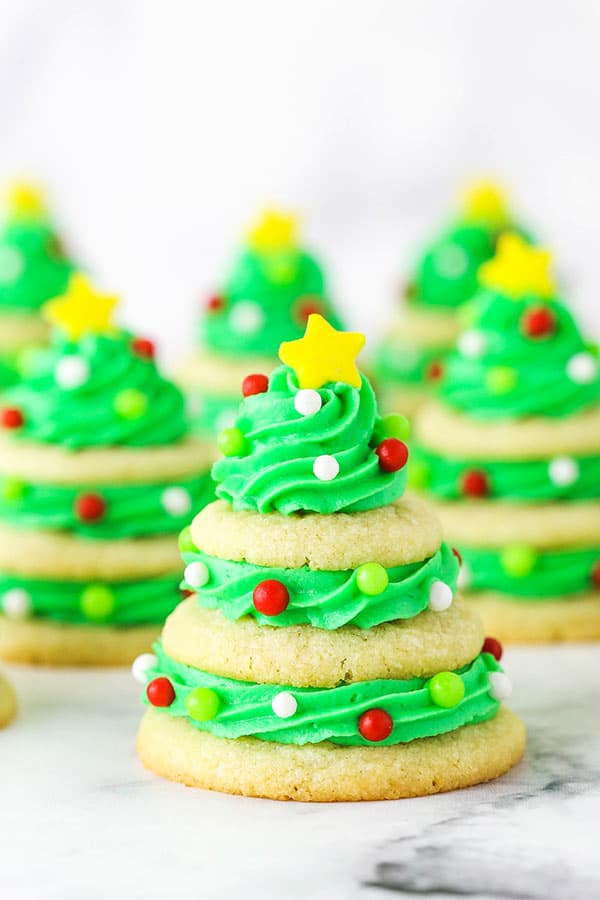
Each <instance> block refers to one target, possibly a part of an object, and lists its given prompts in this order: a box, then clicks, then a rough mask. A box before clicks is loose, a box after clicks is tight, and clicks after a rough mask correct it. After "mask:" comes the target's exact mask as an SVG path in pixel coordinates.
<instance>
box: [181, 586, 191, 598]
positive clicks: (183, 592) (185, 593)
mask: <svg viewBox="0 0 600 900" xmlns="http://www.w3.org/2000/svg"><path fill="white" fill-rule="evenodd" d="M179 593H180V594H181V596H182V597H185V598H187V597H191V596H192V595H193V594H194V591H188V589H187V588H179Z"/></svg>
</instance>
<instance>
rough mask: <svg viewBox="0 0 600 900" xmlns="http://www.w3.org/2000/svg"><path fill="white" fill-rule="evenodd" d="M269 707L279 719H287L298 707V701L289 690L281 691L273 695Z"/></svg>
mask: <svg viewBox="0 0 600 900" xmlns="http://www.w3.org/2000/svg"><path fill="white" fill-rule="evenodd" d="M271 709H272V710H273V712H274V713H275V715H276V716H277V717H278V718H279V719H289V718H290V716H293V715H294V714H295V712H296V710H297V709H298V701H297V700H296V698H295V697H293V696H292V694H290V692H289V691H281V693H280V694H275V696H274V697H273V699H272V701H271Z"/></svg>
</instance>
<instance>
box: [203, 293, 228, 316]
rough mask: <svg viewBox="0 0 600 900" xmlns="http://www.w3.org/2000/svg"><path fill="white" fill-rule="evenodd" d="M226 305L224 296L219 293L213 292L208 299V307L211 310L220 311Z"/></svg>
mask: <svg viewBox="0 0 600 900" xmlns="http://www.w3.org/2000/svg"><path fill="white" fill-rule="evenodd" d="M224 306H225V301H224V300H223V298H222V297H219V295H218V294H213V295H212V297H209V298H208V300H207V301H206V308H207V310H208V311H209V312H218V311H219V310H220V309H223V307H224Z"/></svg>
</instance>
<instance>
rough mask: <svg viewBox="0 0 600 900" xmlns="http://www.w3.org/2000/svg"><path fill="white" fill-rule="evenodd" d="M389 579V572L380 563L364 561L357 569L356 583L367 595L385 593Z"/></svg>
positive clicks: (373, 595)
mask: <svg viewBox="0 0 600 900" xmlns="http://www.w3.org/2000/svg"><path fill="white" fill-rule="evenodd" d="M389 581H390V579H389V577H388V573H387V572H386V570H385V569H384V568H383V566H381V565H380V564H379V563H364V565H362V566H359V567H358V569H357V570H356V585H357V587H358V589H359V591H360V592H361V594H366V595H367V597H375V596H377V594H383V592H384V591H385V589H386V587H387V586H388V584H389Z"/></svg>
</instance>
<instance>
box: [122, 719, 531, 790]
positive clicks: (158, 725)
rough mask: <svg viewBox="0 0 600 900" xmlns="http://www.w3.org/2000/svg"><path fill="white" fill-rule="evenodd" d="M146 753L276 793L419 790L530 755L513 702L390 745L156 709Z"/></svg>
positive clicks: (194, 780)
mask: <svg viewBox="0 0 600 900" xmlns="http://www.w3.org/2000/svg"><path fill="white" fill-rule="evenodd" d="M137 749H138V754H139V757H140V759H141V761H142V763H143V764H144V766H146V768H148V769H150V770H152V771H153V772H155V773H156V774H157V775H162V776H163V777H164V778H170V779H171V780H172V781H179V782H183V784H187V785H190V786H193V787H202V788H208V789H209V790H214V791H225V792H226V793H228V794H243V795H245V796H249V797H267V798H270V799H272V800H307V801H334V800H337V801H347V800H395V799H399V798H401V797H420V796H424V795H426V794H437V793H440V792H442V791H452V790H455V789H457V788H463V787H469V786H470V785H474V784H479V783H481V782H484V781H490V780H491V779H492V778H497V777H498V776H499V775H502V774H504V772H507V771H508V770H509V769H510V768H511V767H512V766H514V765H515V764H516V763H517V762H518V761H519V760H520V758H521V756H522V755H523V751H524V749H525V728H524V726H523V724H522V722H521V720H520V719H518V718H517V716H515V715H514V713H512V712H511V711H510V710H509V709H507V708H505V707H501V709H500V711H499V713H498V715H497V716H495V717H494V718H493V719H489V720H488V721H487V722H482V723H479V724H476V725H465V726H463V727H462V728H458V729H457V730H456V731H452V732H449V733H448V734H442V735H438V736H437V737H430V738H420V739H419V740H415V741H411V742H410V743H408V744H396V745H394V746H391V747H341V746H339V745H337V746H336V745H335V744H332V743H330V742H323V743H320V744H306V745H304V746H302V747H299V746H294V745H290V744H277V743H273V742H270V741H261V740H258V739H256V738H250V737H247V738H238V739H237V740H229V739H224V738H216V737H214V736H213V735H211V734H209V733H207V732H203V731H198V730H196V729H195V728H194V727H193V726H192V725H190V724H189V723H188V722H186V721H185V720H183V719H176V718H175V717H173V716H170V715H169V714H168V713H165V712H160V711H158V710H155V709H151V710H148V712H146V714H145V715H144V718H143V720H142V724H141V726H140V730H139V733H138V738H137Z"/></svg>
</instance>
